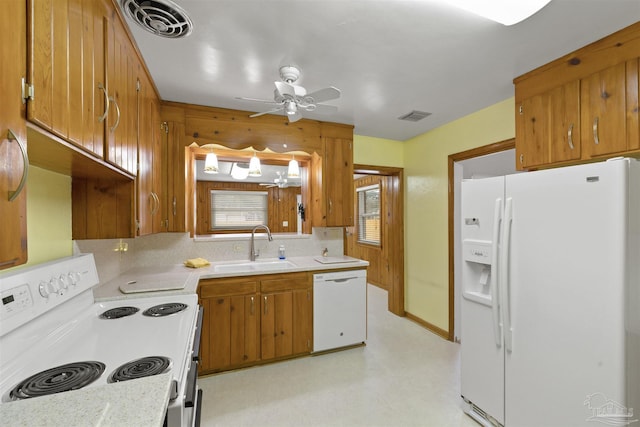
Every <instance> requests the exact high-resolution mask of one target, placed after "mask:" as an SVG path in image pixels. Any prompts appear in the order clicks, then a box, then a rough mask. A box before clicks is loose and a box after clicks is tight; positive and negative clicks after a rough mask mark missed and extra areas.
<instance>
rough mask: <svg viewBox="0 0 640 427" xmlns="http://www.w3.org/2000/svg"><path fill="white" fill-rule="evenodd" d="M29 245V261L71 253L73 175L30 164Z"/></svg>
mask: <svg viewBox="0 0 640 427" xmlns="http://www.w3.org/2000/svg"><path fill="white" fill-rule="evenodd" d="M27 245H28V246H27V247H28V251H29V260H28V262H27V265H32V264H38V263H41V262H45V261H49V260H52V259H56V258H61V257H65V256H69V255H72V253H73V243H72V241H71V177H68V176H65V175H60V174H58V173H55V172H50V171H48V170H45V169H40V168H37V167H34V166H31V167H29V177H28V178H27ZM17 268H19V267H17Z"/></svg>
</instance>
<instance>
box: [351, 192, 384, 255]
mask: <svg viewBox="0 0 640 427" xmlns="http://www.w3.org/2000/svg"><path fill="white" fill-rule="evenodd" d="M370 190H377V191H378V211H377V212H375V213H362V208H361V205H360V199H361V197H360V195H361V194H363V199H364V200H366V192H367V191H370ZM356 205H357V208H356V209H357V227H356V241H357V242H358V243H359V244H363V245H371V246H378V247H379V246H381V245H382V217H381V213H380V210H381V209H380V208H381V206H382V189H381V185H380V183H377V184H372V185H366V186H363V187H358V188H356ZM371 217H377V218H378V240H369V239H365V238H363V235H365V236H366V234H367V233H366V230H364V229H363V227H365V224H366V223H364V222H363V219H365V218H371ZM363 231H364V232H363Z"/></svg>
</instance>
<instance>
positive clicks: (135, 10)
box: [121, 0, 193, 39]
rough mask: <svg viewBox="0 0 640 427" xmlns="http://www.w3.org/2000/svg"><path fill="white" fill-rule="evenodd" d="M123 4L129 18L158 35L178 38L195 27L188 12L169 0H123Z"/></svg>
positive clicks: (189, 32)
mask: <svg viewBox="0 0 640 427" xmlns="http://www.w3.org/2000/svg"><path fill="white" fill-rule="evenodd" d="M121 4H122V9H124V11H125V13H126V14H127V16H129V18H131V19H133V20H134V21H135V22H136V23H137V24H138V25H140V26H141V27H142V28H144V29H145V30H147V31H149V32H150V33H153V34H156V35H158V36H162V37H168V38H171V39H176V38H179V37H185V36H188V35H189V34H191V30H192V29H193V23H192V22H191V19H189V17H188V16H187V14H186V12H185V11H184V10H182V8H180V7H179V6H178V5H176V4H175V3H173V2H171V1H169V0H162V1H153V0H121Z"/></svg>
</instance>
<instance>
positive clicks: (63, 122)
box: [12, 0, 107, 158]
mask: <svg viewBox="0 0 640 427" xmlns="http://www.w3.org/2000/svg"><path fill="white" fill-rule="evenodd" d="M29 7H30V13H29V16H30V21H31V22H29V27H28V28H29V41H30V46H29V58H28V64H29V67H28V68H29V76H28V82H29V84H30V86H31V89H30V90H31V91H32V93H33V96H32V97H31V98H30V99H29V102H28V113H27V118H28V120H29V121H31V122H33V123H35V124H37V125H38V126H40V127H42V128H43V129H45V130H47V131H49V132H51V133H53V134H54V135H56V136H59V137H61V138H64V139H66V140H67V141H70V142H72V143H74V144H75V145H77V146H79V147H82V148H83V149H84V150H86V151H87V152H89V153H92V154H95V155H96V156H98V157H100V158H101V157H102V156H103V149H104V114H105V109H106V103H107V99H106V97H105V93H106V92H105V90H106V86H107V81H106V76H105V67H104V54H105V43H106V40H105V28H106V25H107V18H106V6H105V4H104V3H103V2H102V1H82V0H30V2H29ZM15 22H17V20H14V24H12V28H14V27H15ZM25 92H28V91H25Z"/></svg>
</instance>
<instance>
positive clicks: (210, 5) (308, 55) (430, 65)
mask: <svg viewBox="0 0 640 427" xmlns="http://www.w3.org/2000/svg"><path fill="white" fill-rule="evenodd" d="M174 2H175V3H176V4H178V5H179V6H180V7H182V8H183V9H184V10H185V11H186V12H187V14H188V15H189V17H190V18H191V20H192V21H193V24H194V29H193V32H192V33H191V34H190V35H189V36H187V37H185V38H182V39H167V38H163V37H159V36H156V35H153V34H151V33H149V32H146V31H144V30H142V29H141V28H139V27H138V26H137V25H136V24H133V23H132V22H131V21H128V22H129V26H130V28H131V30H132V32H133V34H134V37H135V38H136V41H137V43H138V45H139V47H140V50H141V52H142V54H143V56H144V58H145V60H146V62H147V65H148V67H149V69H150V71H151V74H152V76H153V79H154V81H155V83H156V85H157V87H158V89H159V91H160V96H161V97H162V99H164V100H170V101H178V102H186V103H194V104H201V105H208V106H215V107H223V108H232V109H239V110H247V111H263V110H266V109H268V106H265V105H264V104H260V103H255V102H248V101H241V100H238V99H236V97H251V98H260V99H272V98H273V89H274V84H273V82H274V81H276V80H279V75H278V69H279V67H280V66H281V65H288V64H294V65H296V66H298V67H299V68H300V69H301V71H302V76H301V78H300V80H299V81H298V82H297V83H298V84H300V85H302V86H304V87H305V88H306V89H307V90H308V91H314V90H317V89H320V88H323V87H326V86H330V85H331V86H335V87H337V88H339V89H340V90H341V91H342V96H341V98H340V99H338V100H335V101H329V102H327V104H331V105H336V106H337V107H338V108H339V110H338V113H336V114H335V115H329V116H325V115H322V116H321V115H314V114H312V113H305V117H307V118H312V119H316V120H324V121H332V122H339V123H348V124H353V125H355V130H354V131H355V133H356V134H358V135H364V136H374V137H380V138H389V139H395V140H400V141H403V140H406V139H409V138H411V137H413V136H416V135H419V134H421V133H424V132H426V131H428V130H430V129H432V128H434V127H438V126H441V125H443V124H445V123H448V122H450V121H452V120H455V119H457V118H460V117H463V116H465V115H467V114H469V113H472V112H474V111H477V110H479V109H482V108H484V107H487V106H490V105H492V104H494V103H496V102H499V101H502V100H505V99H507V98H509V97H511V96H513V93H514V91H513V82H512V81H513V78H514V77H517V76H519V75H521V74H524V73H526V72H527V71H530V70H531V69H533V68H536V67H538V66H540V65H543V64H545V63H547V62H549V61H551V60H553V59H556V58H558V57H560V56H562V55H565V54H567V53H569V52H571V51H573V50H576V49H577V48H580V47H582V46H584V45H586V44H588V43H591V42H593V41H596V40H598V39H600V38H602V37H604V36H606V35H608V34H611V33H613V32H615V31H617V30H619V29H622V28H624V27H626V26H628V25H630V24H632V23H634V22H636V21H638V20H639V19H640V1H638V0H552V1H551V3H550V4H549V5H547V6H546V7H545V8H544V9H542V10H541V11H540V12H538V13H537V14H535V15H534V16H532V17H531V18H529V19H527V20H525V21H523V22H521V23H519V24H516V25H513V26H509V27H506V26H503V25H501V24H497V23H494V22H491V21H488V20H486V19H484V18H480V17H477V16H475V15H471V14H469V13H467V12H463V11H460V10H458V9H454V8H452V7H450V6H446V5H444V4H442V3H441V1H440V0H175V1H174ZM127 19H128V18H127ZM265 107H266V108H265ZM412 110H419V111H426V112H429V113H432V115H430V116H429V117H427V118H425V119H423V120H421V121H419V122H407V121H401V120H398V117H400V116H402V115H404V114H406V113H409V112H410V111H412Z"/></svg>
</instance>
